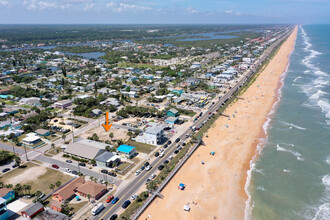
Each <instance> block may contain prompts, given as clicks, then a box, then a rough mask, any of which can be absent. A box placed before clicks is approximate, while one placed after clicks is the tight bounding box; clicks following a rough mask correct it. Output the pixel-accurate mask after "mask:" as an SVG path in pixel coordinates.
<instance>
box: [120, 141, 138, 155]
mask: <svg viewBox="0 0 330 220" xmlns="http://www.w3.org/2000/svg"><path fill="white" fill-rule="evenodd" d="M117 153H118V154H120V155H124V156H126V157H128V158H133V157H134V156H135V154H136V150H135V147H132V146H129V145H126V144H123V145H120V146H119V147H118V148H117Z"/></svg>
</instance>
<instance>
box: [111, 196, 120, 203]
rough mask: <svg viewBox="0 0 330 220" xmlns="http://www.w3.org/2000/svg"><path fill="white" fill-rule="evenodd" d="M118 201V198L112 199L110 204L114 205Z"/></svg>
mask: <svg viewBox="0 0 330 220" xmlns="http://www.w3.org/2000/svg"><path fill="white" fill-rule="evenodd" d="M118 200H119V198H118V197H116V198H114V199H113V200H112V202H111V204H115V203H116V202H118Z"/></svg>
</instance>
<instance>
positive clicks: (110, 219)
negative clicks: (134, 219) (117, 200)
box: [109, 214, 118, 220]
mask: <svg viewBox="0 0 330 220" xmlns="http://www.w3.org/2000/svg"><path fill="white" fill-rule="evenodd" d="M117 218H118V215H117V214H113V215H112V216H111V217H110V218H109V220H116V219H117Z"/></svg>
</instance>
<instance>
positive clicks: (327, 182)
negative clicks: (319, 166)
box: [322, 175, 330, 190]
mask: <svg viewBox="0 0 330 220" xmlns="http://www.w3.org/2000/svg"><path fill="white" fill-rule="evenodd" d="M322 183H323V185H324V186H325V187H326V189H327V190H330V176H329V175H325V176H323V177H322Z"/></svg>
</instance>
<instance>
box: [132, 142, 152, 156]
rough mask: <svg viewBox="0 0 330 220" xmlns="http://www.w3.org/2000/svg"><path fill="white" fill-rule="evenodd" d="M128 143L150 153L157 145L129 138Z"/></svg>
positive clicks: (140, 150)
mask: <svg viewBox="0 0 330 220" xmlns="http://www.w3.org/2000/svg"><path fill="white" fill-rule="evenodd" d="M126 144H128V145H130V146H133V147H135V149H136V151H138V152H141V153H147V154H148V153H150V152H151V151H153V149H155V146H153V145H150V144H144V143H140V142H136V141H132V140H129V141H128V142H127V143H126Z"/></svg>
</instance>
